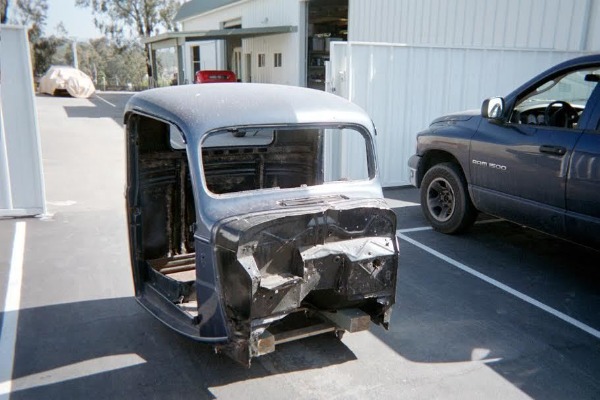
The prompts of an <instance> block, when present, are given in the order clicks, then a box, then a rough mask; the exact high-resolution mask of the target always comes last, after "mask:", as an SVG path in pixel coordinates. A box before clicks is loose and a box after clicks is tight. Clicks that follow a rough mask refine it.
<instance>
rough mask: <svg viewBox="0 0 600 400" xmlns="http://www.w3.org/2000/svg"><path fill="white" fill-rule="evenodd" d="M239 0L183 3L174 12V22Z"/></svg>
mask: <svg viewBox="0 0 600 400" xmlns="http://www.w3.org/2000/svg"><path fill="white" fill-rule="evenodd" d="M239 1H240V0H192V1H188V2H187V3H184V4H182V5H181V7H180V8H179V11H177V14H175V18H174V20H175V21H176V22H179V21H183V20H185V19H188V18H192V17H195V16H197V15H200V14H204V13H205V12H208V11H211V10H214V9H217V8H220V7H224V6H226V5H229V4H233V3H237V2H239Z"/></svg>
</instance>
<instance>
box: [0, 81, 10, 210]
mask: <svg viewBox="0 0 600 400" xmlns="http://www.w3.org/2000/svg"><path fill="white" fill-rule="evenodd" d="M1 90H2V89H1V88H0V92H1ZM12 208H13V204H12V193H11V189H10V174H9V173H8V152H7V150H6V137H5V134H4V121H3V119H2V98H0V210H2V209H5V210H10V209H12Z"/></svg>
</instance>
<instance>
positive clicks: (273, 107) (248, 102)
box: [125, 83, 373, 142]
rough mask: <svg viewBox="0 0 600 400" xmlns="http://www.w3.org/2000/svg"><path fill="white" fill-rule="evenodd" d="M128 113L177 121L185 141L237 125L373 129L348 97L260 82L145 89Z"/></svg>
mask: <svg viewBox="0 0 600 400" xmlns="http://www.w3.org/2000/svg"><path fill="white" fill-rule="evenodd" d="M132 111H135V112H138V113H141V114H145V115H150V116H154V117H155V118H158V119H162V120H165V121H168V122H171V123H174V124H175V125H177V126H178V127H179V128H180V129H181V131H182V132H183V133H184V135H185V136H186V138H187V140H188V142H197V141H199V140H200V137H202V136H203V135H204V134H205V133H207V132H208V131H212V130H214V129H218V128H224V127H232V126H241V125H267V124H271V125H278V124H289V123H343V124H358V125H362V126H364V127H366V128H368V129H369V130H370V131H371V133H372V132H373V123H372V121H371V119H370V117H369V116H368V115H367V113H366V112H365V111H364V110H363V109H362V108H360V107H359V106H357V105H355V104H354V103H351V102H349V101H348V100H346V99H344V98H342V97H339V96H336V95H333V94H330V93H325V92H322V91H319V90H313V89H307V88H301V87H296V86H284V85H272V84H260V83H211V84H204V85H183V86H172V87H166V88H160V89H152V90H146V91H144V92H141V93H138V94H136V95H135V96H133V97H131V99H130V100H129V102H128V103H127V105H126V107H125V115H126V118H127V115H128V114H129V113H131V112H132Z"/></svg>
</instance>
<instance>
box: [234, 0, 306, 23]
mask: <svg viewBox="0 0 600 400" xmlns="http://www.w3.org/2000/svg"><path fill="white" fill-rule="evenodd" d="M300 3H301V2H300V1H298V0H254V1H250V2H248V3H245V4H244V17H243V21H242V22H243V25H244V28H256V27H262V26H283V25H298V20H299V18H300V17H299V11H300V7H299V4H300Z"/></svg>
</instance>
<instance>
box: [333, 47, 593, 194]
mask: <svg viewBox="0 0 600 400" xmlns="http://www.w3.org/2000/svg"><path fill="white" fill-rule="evenodd" d="M581 54H582V53H579V52H559V51H548V50H537V51H535V50H526V49H523V50H501V49H491V50H485V49H468V48H441V47H429V46H404V45H390V44H372V43H371V44H369V43H342V42H340V43H335V44H333V45H332V52H331V64H330V66H329V68H328V81H329V83H328V90H329V91H331V92H333V93H336V94H338V95H340V96H342V97H345V98H347V99H348V100H350V101H352V102H354V103H356V104H358V105H359V106H361V107H363V108H364V109H365V111H367V113H368V114H369V115H370V116H371V117H372V118H373V122H374V123H375V126H376V127H377V133H378V135H377V138H376V141H377V150H378V156H379V160H378V161H379V170H380V175H381V176H380V177H381V182H382V185H383V186H388V187H389V186H402V185H408V184H409V183H410V182H409V171H408V166H407V162H408V159H409V157H410V156H411V155H412V154H414V151H415V137H416V135H417V133H418V132H420V131H422V130H423V129H425V128H427V126H428V125H429V123H430V122H431V121H432V120H433V119H434V118H436V117H439V116H442V115H446V114H449V113H453V112H458V111H461V110H466V109H479V108H480V107H481V103H482V101H483V100H484V99H485V98H488V97H492V96H505V95H507V94H508V93H510V92H511V91H512V90H514V89H516V88H517V87H518V86H519V85H521V84H522V83H524V82H526V81H527V80H529V79H531V78H533V77H534V76H535V75H537V74H538V73H540V72H542V71H543V70H545V69H547V68H549V67H551V66H553V65H555V64H557V63H559V62H560V61H564V60H566V59H569V58H573V57H576V56H578V55H581ZM344 156H345V157H346V158H348V159H352V158H353V155H352V154H345V155H344Z"/></svg>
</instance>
